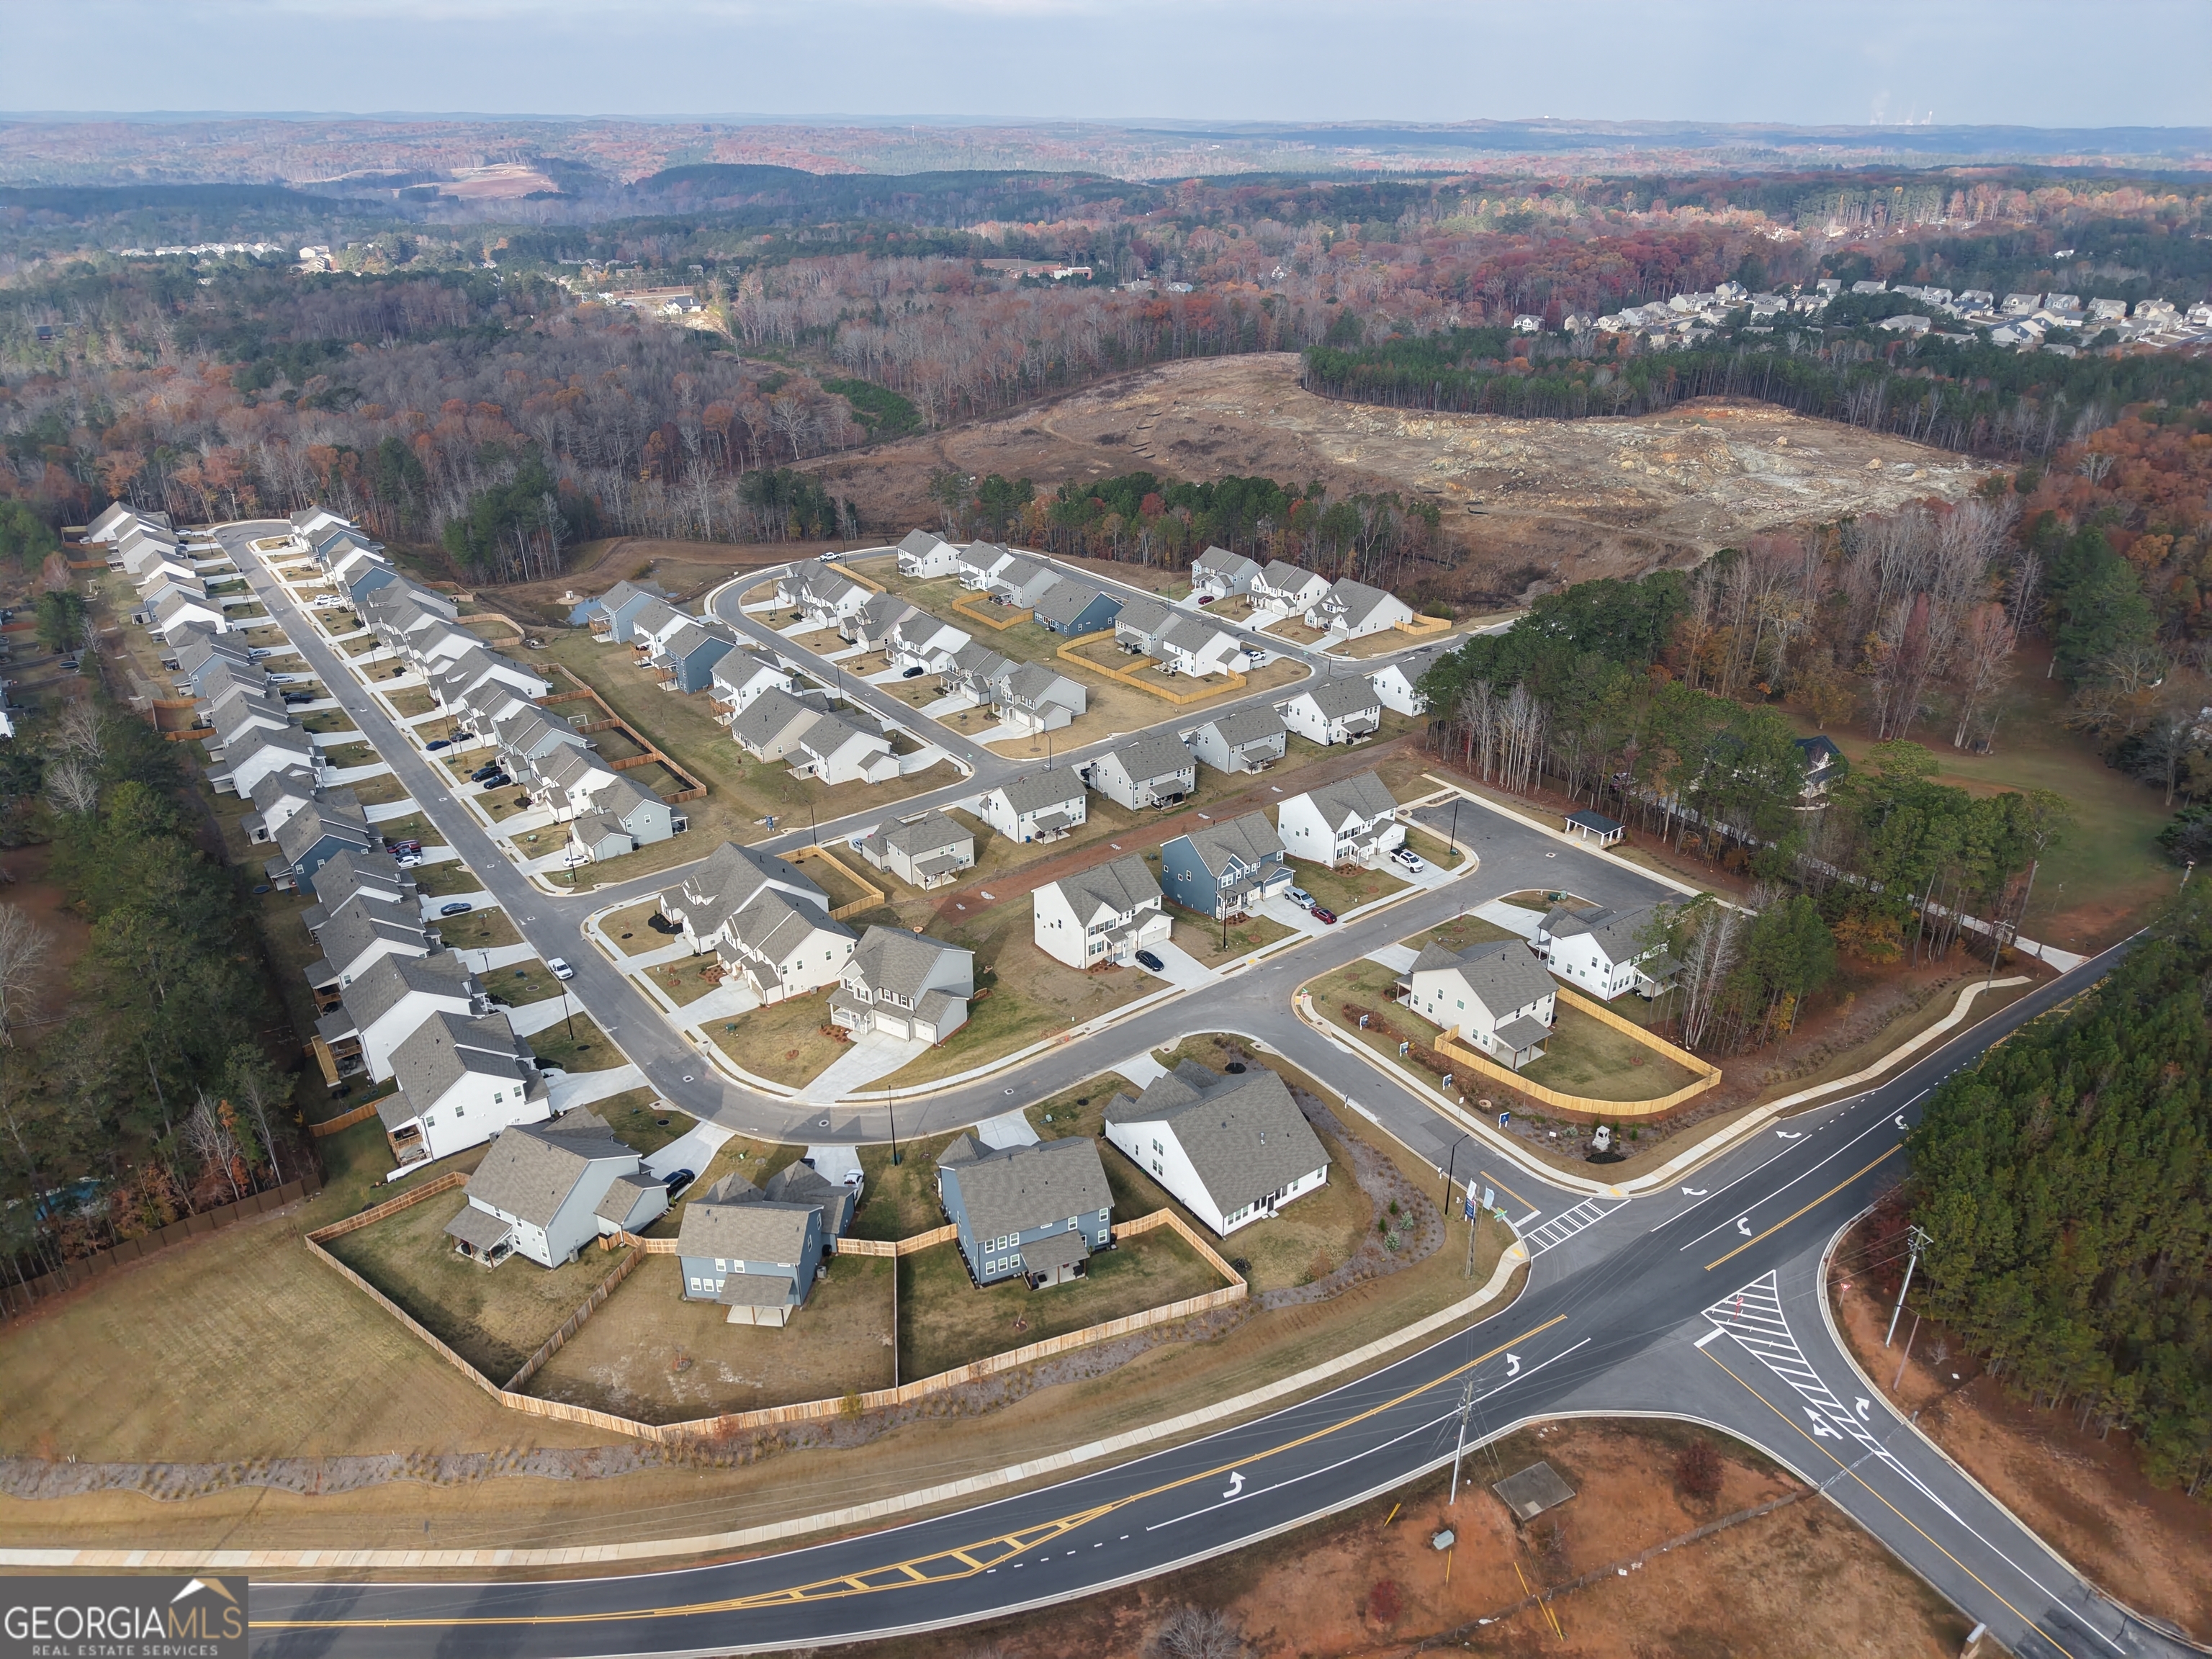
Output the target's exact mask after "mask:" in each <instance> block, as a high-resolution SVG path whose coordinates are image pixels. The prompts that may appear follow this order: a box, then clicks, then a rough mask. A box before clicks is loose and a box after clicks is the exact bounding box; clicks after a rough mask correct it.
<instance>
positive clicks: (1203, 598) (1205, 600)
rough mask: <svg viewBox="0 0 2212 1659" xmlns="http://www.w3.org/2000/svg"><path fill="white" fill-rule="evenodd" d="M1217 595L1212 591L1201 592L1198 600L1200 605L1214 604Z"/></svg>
mask: <svg viewBox="0 0 2212 1659" xmlns="http://www.w3.org/2000/svg"><path fill="white" fill-rule="evenodd" d="M1215 597H1216V596H1215V595H1213V594H1212V593H1201V594H1200V595H1199V596H1198V602H1199V603H1200V605H1212V603H1213V601H1214V599H1215Z"/></svg>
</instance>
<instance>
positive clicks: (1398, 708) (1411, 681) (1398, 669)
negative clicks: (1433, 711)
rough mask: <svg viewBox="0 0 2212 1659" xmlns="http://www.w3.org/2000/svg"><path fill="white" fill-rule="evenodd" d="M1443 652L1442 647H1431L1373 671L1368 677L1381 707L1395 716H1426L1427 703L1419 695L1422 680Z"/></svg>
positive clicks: (1425, 699) (1427, 701) (1426, 700)
mask: <svg viewBox="0 0 2212 1659" xmlns="http://www.w3.org/2000/svg"><path fill="white" fill-rule="evenodd" d="M1443 653H1444V648H1443V647H1442V646H1440V645H1432V646H1430V647H1428V648H1427V649H1426V650H1423V651H1415V652H1412V653H1408V654H1407V655H1406V656H1402V657H1400V658H1397V659H1395V660H1394V661H1391V662H1388V663H1385V664H1383V666H1382V667H1380V668H1378V669H1376V671H1375V672H1374V673H1373V674H1372V675H1370V677H1369V678H1370V679H1371V680H1372V681H1373V683H1374V686H1375V695H1376V696H1377V697H1379V698H1381V699H1382V701H1383V707H1384V708H1387V709H1389V710H1390V711H1391V713H1393V714H1427V713H1428V712H1429V700H1428V699H1427V698H1426V697H1425V696H1422V695H1421V677H1422V676H1423V675H1425V674H1426V673H1427V672H1428V671H1429V670H1431V668H1434V667H1435V666H1436V665H1437V658H1439V657H1441V656H1443Z"/></svg>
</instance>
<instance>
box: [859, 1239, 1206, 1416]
mask: <svg viewBox="0 0 2212 1659" xmlns="http://www.w3.org/2000/svg"><path fill="white" fill-rule="evenodd" d="M898 1269H899V1376H901V1377H902V1378H903V1379H905V1380H907V1381H909V1382H911V1381H913V1380H914V1379H915V1378H917V1377H923V1376H933V1375H934V1374H935V1373H936V1372H939V1371H943V1370H951V1369H952V1368H953V1367H954V1366H956V1365H964V1364H968V1362H969V1361H970V1360H973V1359H982V1358H987V1357H988V1356H990V1355H992V1354H994V1353H1004V1352H1006V1350H1008V1349H1009V1348H1018V1347H1021V1346H1024V1344H1027V1343H1030V1342H1041V1341H1042V1340H1044V1339H1045V1338H1047V1337H1051V1336H1060V1335H1063V1334H1066V1333H1067V1332H1069V1331H1077V1330H1081V1329H1082V1328H1084V1327H1085V1326H1086V1325H1097V1324H1100V1323H1102V1322H1104V1321H1106V1320H1109V1319H1119V1318H1121V1316H1123V1315H1125V1314H1133V1313H1141V1312H1143V1311H1144V1310H1146V1309H1147V1308H1157V1307H1160V1306H1163V1305H1164V1304H1167V1303H1170V1302H1180V1301H1182V1299H1183V1298H1184V1297H1192V1296H1202V1295H1204V1294H1205V1293H1206V1291H1212V1290H1218V1289H1219V1288H1220V1286H1221V1285H1223V1284H1224V1283H1225V1282H1226V1281H1225V1280H1224V1279H1222V1277H1221V1276H1220V1274H1218V1273H1215V1272H1214V1270H1213V1269H1212V1267H1208V1266H1207V1265H1206V1261H1205V1260H1204V1258H1202V1257H1201V1256H1200V1255H1199V1254H1198V1253H1197V1252H1196V1251H1195V1250H1194V1249H1191V1248H1190V1246H1189V1245H1188V1244H1186V1243H1183V1242H1182V1239H1180V1238H1178V1237H1176V1235H1175V1234H1174V1233H1172V1232H1170V1231H1168V1230H1167V1229H1165V1228H1161V1229H1158V1230H1157V1231H1152V1232H1149V1233H1144V1234H1140V1235H1139V1236H1138V1237H1134V1238H1132V1239H1129V1240H1127V1241H1126V1242H1125V1243H1121V1244H1119V1245H1117V1246H1116V1247H1115V1248H1114V1249H1110V1250H1102V1251H1100V1252H1099V1253H1098V1254H1097V1255H1093V1256H1092V1257H1091V1271H1090V1276H1089V1277H1088V1278H1086V1279H1078V1280H1075V1281H1073V1282H1072V1283H1070V1284H1066V1285H1053V1286H1050V1287H1049V1288H1048V1289H1045V1290H1042V1291H1032V1290H1030V1288H1029V1287H1028V1285H1026V1284H1025V1283H1024V1281H1022V1280H1021V1279H1011V1280H1008V1281H1006V1282H1005V1283H1002V1284H998V1285H991V1286H989V1287H987V1288H985V1289H978V1288H977V1287H976V1286H975V1285H974V1284H973V1283H971V1282H970V1280H969V1277H968V1269H967V1267H966V1266H965V1264H964V1263H963V1261H962V1260H961V1255H960V1248H959V1246H958V1245H957V1244H933V1245H932V1246H930V1248H929V1249H926V1250H917V1251H915V1253H914V1254H913V1255H905V1256H901V1257H900V1258H899V1259H898Z"/></svg>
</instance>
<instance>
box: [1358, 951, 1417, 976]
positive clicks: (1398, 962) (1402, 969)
mask: <svg viewBox="0 0 2212 1659" xmlns="http://www.w3.org/2000/svg"><path fill="white" fill-rule="evenodd" d="M1419 954H1420V952H1419V951H1416V950H1414V949H1413V946H1412V945H1384V946H1383V948H1382V949H1381V950H1379V951H1369V952H1368V953H1367V960H1368V961H1370V962H1379V963H1382V964H1383V966H1384V967H1385V968H1388V969H1389V970H1390V971H1391V972H1392V973H1394V974H1403V973H1409V972H1411V971H1412V969H1413V958H1414V957H1417V956H1419Z"/></svg>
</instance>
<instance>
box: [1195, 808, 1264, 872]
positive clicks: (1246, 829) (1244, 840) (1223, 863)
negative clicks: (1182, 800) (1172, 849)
mask: <svg viewBox="0 0 2212 1659" xmlns="http://www.w3.org/2000/svg"><path fill="white" fill-rule="evenodd" d="M1182 839H1183V840H1185V841H1187V842H1189V843H1190V844H1191V848H1192V850H1193V851H1194V852H1195V853H1197V854H1198V857H1199V861H1200V863H1202V864H1204V865H1205V866H1206V869H1207V870H1209V871H1210V872H1212V873H1213V874H1214V875H1216V876H1218V875H1220V873H1221V872H1223V871H1224V870H1226V869H1227V868H1228V867H1229V863H1230V860H1231V859H1232V858H1234V859H1241V860H1243V862H1245V863H1246V864H1258V863H1260V862H1261V860H1264V859H1267V858H1271V857H1273V856H1275V855H1277V854H1280V853H1281V852H1282V850H1283V838H1282V837H1281V836H1279V835H1277V834H1276V833H1275V826H1274V825H1273V824H1272V823H1268V822H1267V814H1266V813H1264V812H1247V813H1246V814H1245V815H1244V816H1243V817H1241V818H1231V819H1230V820H1229V822H1228V823H1211V824H1208V825H1207V826H1206V828H1205V829H1194V830H1192V831H1191V832H1190V834H1188V836H1184V837H1182Z"/></svg>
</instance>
